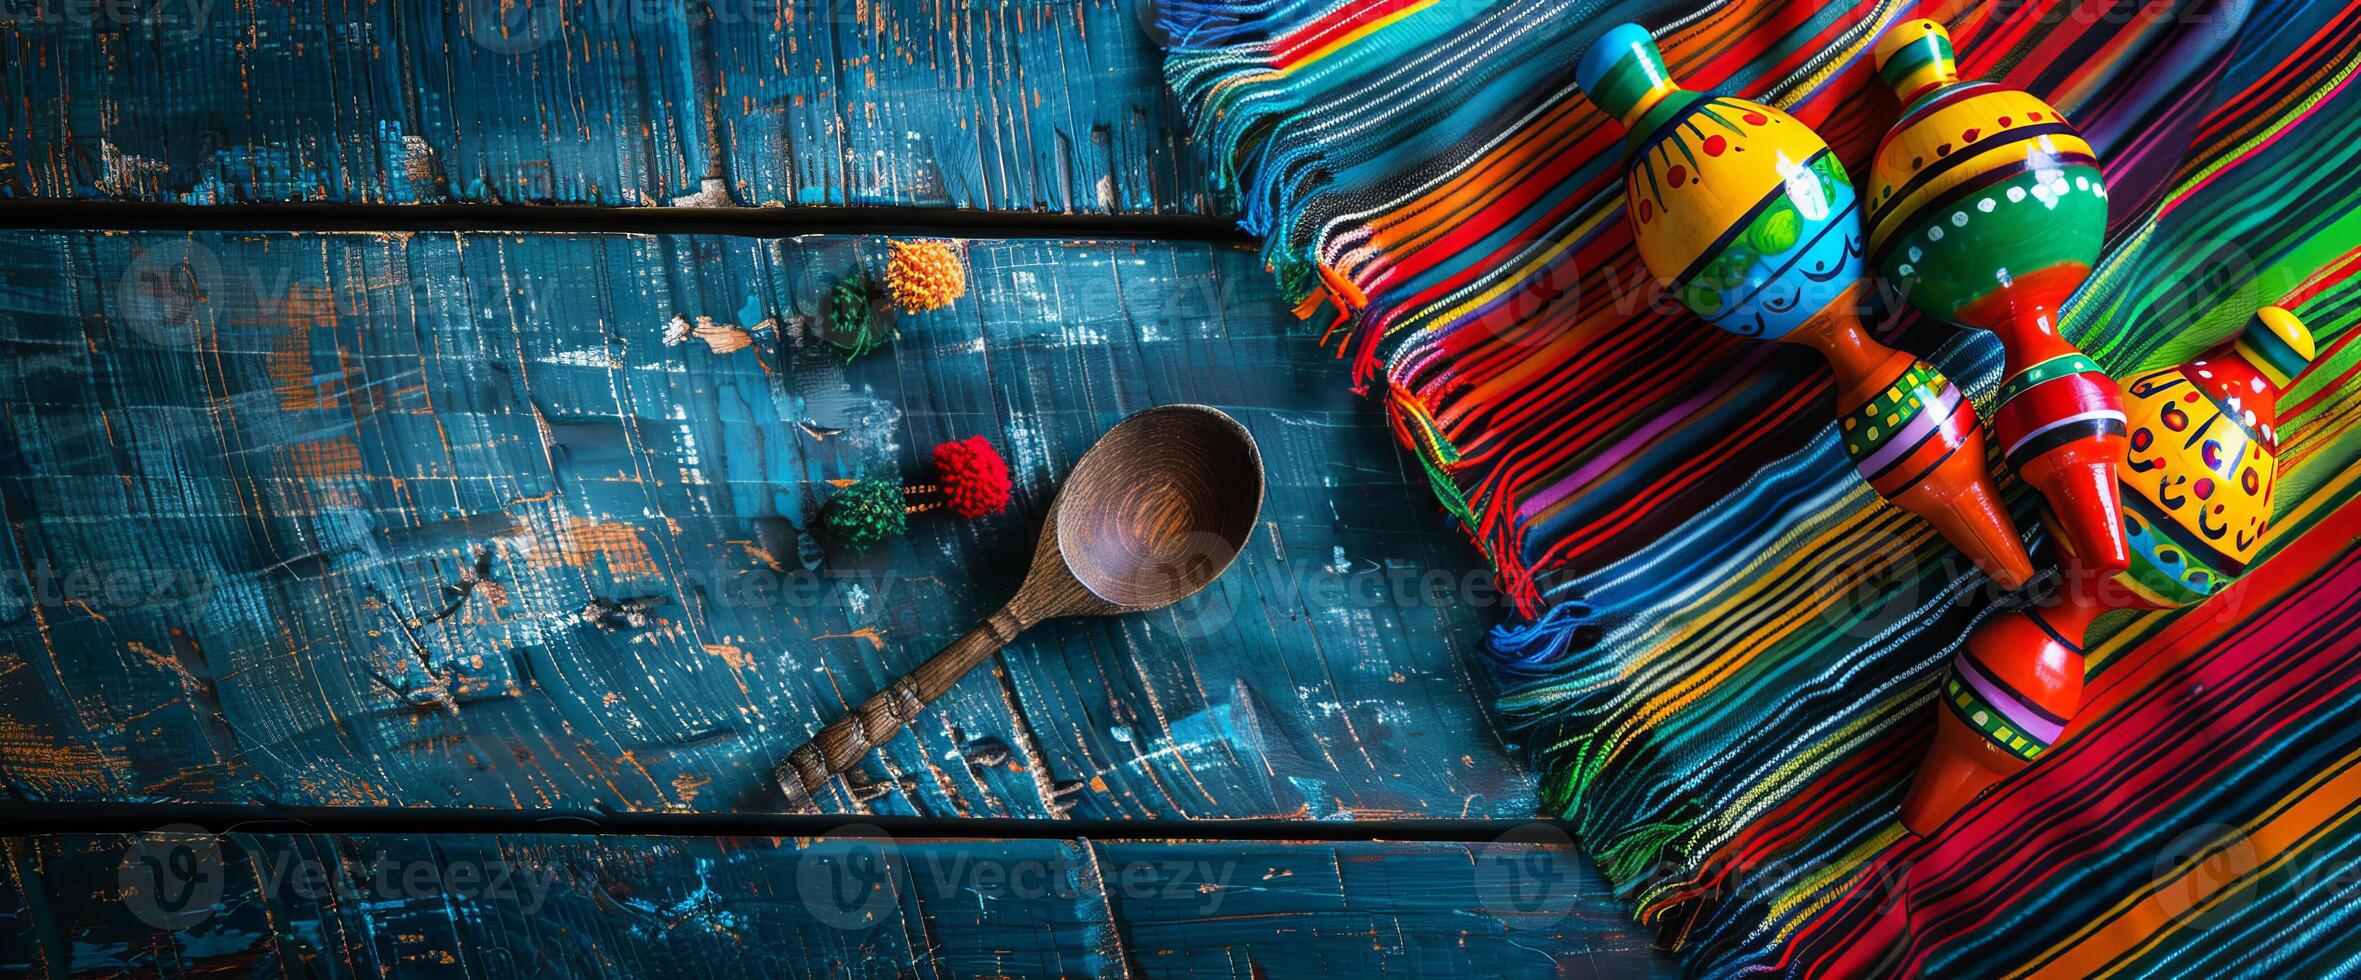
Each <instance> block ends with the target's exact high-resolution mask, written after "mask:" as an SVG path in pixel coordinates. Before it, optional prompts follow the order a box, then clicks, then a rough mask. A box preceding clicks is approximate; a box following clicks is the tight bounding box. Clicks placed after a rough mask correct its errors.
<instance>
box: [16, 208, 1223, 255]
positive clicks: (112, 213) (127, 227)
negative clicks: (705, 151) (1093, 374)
mask: <svg viewBox="0 0 2361 980" xmlns="http://www.w3.org/2000/svg"><path fill="white" fill-rule="evenodd" d="M0 229H12V230H33V231H63V230H91V231H232V232H241V231H252V232H376V233H400V232H444V231H450V232H490V233H503V232H517V233H526V232H575V233H620V234H645V235H657V234H664V235H735V236H740V237H748V238H795V237H799V236H804V235H905V236H916V237H932V238H964V239H975V240H996V239H1013V238H1074V239H1108V240H1115V239H1124V240H1141V241H1162V242H1204V243H1210V244H1215V245H1233V246H1239V247H1245V246H1251V245H1253V244H1255V243H1256V239H1255V238H1254V237H1253V236H1251V235H1248V234H1247V233H1246V232H1245V231H1243V230H1241V229H1239V227H1238V226H1237V224H1236V222H1235V221H1233V220H1231V219H1229V218H1222V217H1205V216H1196V215H1162V214H1055V213H1038V212H1025V211H982V210H973V209H964V208H935V207H900V206H892V205H849V206H813V207H792V208H708V207H668V208H610V207H588V206H574V205H537V204H233V205H190V204H151V203H146V202H137V201H42V202H9V203H0Z"/></svg>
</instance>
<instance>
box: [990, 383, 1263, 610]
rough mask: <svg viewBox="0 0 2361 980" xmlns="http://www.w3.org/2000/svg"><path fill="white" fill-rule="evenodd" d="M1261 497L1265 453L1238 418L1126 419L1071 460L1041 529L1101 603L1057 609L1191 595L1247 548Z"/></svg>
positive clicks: (1192, 410)
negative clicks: (1071, 467)
mask: <svg viewBox="0 0 2361 980" xmlns="http://www.w3.org/2000/svg"><path fill="white" fill-rule="evenodd" d="M1262 497H1263V467H1262V454H1261V452H1260V451H1259V450H1257V449H1256V448H1255V445H1254V437H1253V436H1252V435H1249V434H1248V433H1247V431H1246V428H1245V427H1244V426H1241V425H1239V424H1238V422H1237V420H1236V419H1232V418H1230V417H1229V416H1228V415H1224V414H1222V413H1221V412H1220V411H1217V410H1215V409H1211V408H1207V407H1205V406H1203V405H1166V406H1163V407H1160V408H1151V409H1148V410H1147V411H1144V412H1140V413H1139V414H1136V415H1133V416H1131V417H1130V418H1127V419H1124V420H1123V421H1122V422H1121V423H1118V424H1117V425H1116V426H1115V427H1114V428H1113V429H1110V430H1108V431H1107V434H1106V435H1105V436H1103V437H1101V438H1100V439H1099V442H1098V444H1097V445H1095V446H1092V447H1091V449H1090V451H1089V452H1088V453H1085V454H1083V456H1082V461H1081V462H1079V463H1076V464H1075V465H1074V472H1073V474H1072V475H1071V476H1068V477H1067V478H1066V486H1065V489H1064V490H1061V491H1059V493H1058V500H1057V503H1056V504H1055V505H1054V507H1053V509H1052V511H1051V513H1050V520H1049V528H1047V529H1045V532H1044V533H1043V535H1042V538H1043V542H1042V547H1043V549H1045V550H1046V549H1049V548H1051V547H1053V543H1052V542H1051V540H1050V539H1051V537H1052V536H1053V534H1054V537H1055V541H1054V548H1055V550H1056V551H1057V552H1058V553H1059V554H1062V555H1063V556H1064V558H1065V565H1066V568H1067V570H1068V572H1069V573H1070V574H1072V575H1073V577H1074V580H1075V583H1076V584H1078V585H1080V586H1081V587H1082V589H1083V591H1085V592H1087V593H1089V595H1090V597H1091V598H1093V599H1096V600H1098V603H1103V604H1104V606H1105V607H1106V608H1081V609H1077V610H1075V611H1072V612H1064V613H1062V614H1063V615H1091V614H1096V613H1102V612H1138V611H1142V610H1148V609H1157V608H1161V607H1164V606H1169V605H1171V604H1173V603H1175V602H1179V601H1180V600H1182V599H1186V598H1188V597H1189V596H1191V595H1194V594H1196V593H1197V592H1198V590H1201V589H1203V588H1205V587H1206V586H1207V585H1210V584H1212V582H1213V580H1214V579H1216V578H1219V577H1220V576H1221V574H1222V572H1223V571H1224V570H1226V569H1228V568H1229V567H1230V563H1231V562H1233V561H1235V560H1236V559H1237V557H1238V552H1239V550H1240V549H1243V548H1244V547H1245V546H1246V539H1247V538H1248V537H1249V536H1251V535H1252V534H1253V533H1254V521H1255V518H1256V517H1257V516H1259V515H1260V514H1261V511H1262ZM1035 565H1036V567H1039V565H1040V561H1039V557H1038V556H1037V557H1036V559H1035ZM1077 605H1079V606H1084V607H1091V606H1093V605H1094V604H1092V603H1089V602H1087V601H1082V602H1078V603H1077Z"/></svg>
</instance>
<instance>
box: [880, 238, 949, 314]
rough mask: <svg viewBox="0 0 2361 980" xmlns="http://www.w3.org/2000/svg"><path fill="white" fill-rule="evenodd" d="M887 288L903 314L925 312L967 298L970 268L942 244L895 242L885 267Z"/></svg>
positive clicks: (947, 246)
mask: <svg viewBox="0 0 2361 980" xmlns="http://www.w3.org/2000/svg"><path fill="white" fill-rule="evenodd" d="M885 289H886V293H887V295H890V296H892V297H893V300H894V305H895V306H898V307H901V308H902V312H904V313H925V312H927V311H929V310H939V309H942V308H943V307H946V306H949V305H951V301H952V300H955V299H958V298H959V297H961V296H965V295H967V268H966V267H965V266H962V265H961V264H960V263H959V254H958V253H956V252H953V251H952V250H951V246H949V245H946V244H944V243H942V242H895V243H893V257H892V258H890V259H888V260H887V262H886V266H885Z"/></svg>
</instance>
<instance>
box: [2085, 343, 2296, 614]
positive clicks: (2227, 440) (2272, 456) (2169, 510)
mask: <svg viewBox="0 0 2361 980" xmlns="http://www.w3.org/2000/svg"><path fill="white" fill-rule="evenodd" d="M2312 355H2313V343H2312V335H2311V331H2309V330H2307V329H2306V328H2305V327H2304V325H2303V323H2302V321H2299V320H2297V319H2296V318H2295V316H2294V315H2293V314H2290V313H2288V312H2287V311H2286V310H2283V309H2280V308H2278V307H2275V306H2266V307H2264V308H2262V309H2261V310H2260V311H2258V312H2256V314H2255V316H2254V318H2253V319H2252V320H2250V321H2248V323H2247V325H2246V327H2245V329H2244V330H2243V331H2241V333H2240V334H2239V335H2238V337H2236V338H2235V339H2233V340H2232V341H2231V342H2229V343H2227V344H2224V345H2222V346H2219V347H2216V348H2215V349H2214V350H2212V351H2209V352H2208V353H2207V354H2206V355H2205V356H2203V357H2200V358H2198V359H2197V360H2195V361H2192V362H2190V363H2188V364H2183V365H2179V366H2176V367H2169V368H2165V369H2163V370H2160V371H2151V372H2148V373H2145V374H2141V375H2138V376H2136V377H2133V378H2131V379H2130V380H2128V381H2127V382H2126V383H2125V384H2124V393H2125V395H2126V399H2125V410H2126V413H2127V414H2128V415H2129V416H2130V419H2131V441H2130V454H2129V456H2128V457H2127V458H2126V459H2125V460H2124V465H2123V471H2122V472H2123V489H2124V494H2123V500H2124V526H2125V532H2126V536H2127V538H2128V540H2129V543H2130V545H2131V553H2132V564H2131V568H2130V569H2128V570H2127V571H2125V572H2124V574H2123V575H2122V576H2121V580H2122V581H2123V582H2124V584H2126V585H2127V586H2129V587H2130V589H2131V590H2132V592H2133V593H2134V594H2135V595H2138V596H2139V597H2140V598H2142V599H2143V600H2145V601H2146V602H2147V603H2148V604H2150V605H2153V606H2159V607H2170V606H2183V605H2188V604H2190V603H2193V602H2198V601H2201V600H2203V599H2204V598H2206V597H2207V596H2210V595H2213V594H2214V593H2216V592H2220V591H2221V590H2222V589H2224V588H2227V587H2228V586H2229V584H2230V583H2231V582H2232V581H2233V580H2235V579H2237V578H2238V576H2240V575H2242V574H2244V573H2245V571H2246V566H2247V563H2249V562H2251V561H2253V560H2254V556H2255V552H2256V551H2257V550H2259V549H2260V548H2261V547H2262V539H2263V533H2264V532H2265V531H2267V530H2269V528H2270V521H2271V499H2272V491H2273V490H2274V489H2276V484H2277V482H2278V477H2279V464H2278V456H2277V453H2278V446H2279V433H2278V429H2277V426H2278V421H2279V420H2278V410H2277V407H2276V405H2277V401H2278V394H2279V392H2280V391H2281V390H2282V389H2283V388H2284V387H2285V386H2286V385H2287V384H2288V383H2289V382H2290V381H2291V380H2292V379H2293V378H2294V377H2295V375H2296V374H2297V373H2298V372H2300V371H2302V370H2303V367H2304V365H2305V364H2306V363H2308V362H2309V361H2310V360H2311V359H2312Z"/></svg>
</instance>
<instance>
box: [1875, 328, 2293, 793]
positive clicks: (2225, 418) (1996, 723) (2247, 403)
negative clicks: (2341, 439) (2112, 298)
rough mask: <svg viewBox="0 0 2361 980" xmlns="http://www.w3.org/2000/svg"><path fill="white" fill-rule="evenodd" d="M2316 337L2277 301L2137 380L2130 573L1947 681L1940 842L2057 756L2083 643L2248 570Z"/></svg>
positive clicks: (1981, 640)
mask: <svg viewBox="0 0 2361 980" xmlns="http://www.w3.org/2000/svg"><path fill="white" fill-rule="evenodd" d="M2311 359H2312V334H2311V332H2310V331H2308V330H2306V329H2304V325H2303V323H2302V322H2301V321H2299V320H2297V319H2296V318H2295V316H2294V315H2293V314H2290V313H2288V312H2287V311H2286V310H2283V309H2280V308H2278V307H2276V306H2266V307H2263V308H2262V309H2261V310H2259V311H2256V313H2255V315H2254V319H2253V320H2251V321H2248V323H2247V325H2246V329H2245V330H2244V331H2243V332H2241V333H2240V334H2239V335H2238V336H2237V337H2235V338H2233V339H2232V340H2230V341H2228V342H2225V343H2223V344H2222V345H2220V346H2218V347H2215V348H2214V349H2213V350H2210V351H2207V352H2206V354H2205V356H2203V357H2200V358H2198V359H2197V360H2195V361H2192V362H2190V363H2188V364H2184V365H2181V366H2179V367H2172V368H2166V369H2164V370H2161V371H2152V372H2149V373H2146V374H2141V375H2137V376H2135V377H2133V378H2131V379H2130V380H2129V381H2127V382H2126V383H2125V384H2124V386H2123V390H2124V391H2125V393H2126V394H2127V395H2128V396H2129V399H2128V402H2127V407H2128V408H2129V410H2130V411H2129V413H2128V414H2129V415H2130V418H2131V437H2130V439H2129V442H2130V446H2131V452H2130V457H2129V458H2128V459H2126V460H2125V461H2124V464H2123V468H2122V470H2121V477H2122V486H2123V503H2124V523H2125V526H2126V527H2127V528H2129V530H2130V538H2129V540H2130V551H2131V562H2130V565H2129V567H2127V568H2125V569H2123V570H2122V571H2118V572H2115V573H2113V575H2112V577H2110V578H2106V579H2096V578H2095V577H2094V578H2085V579H2082V580H2077V581H2070V582H2069V583H2068V587H2067V588H2066V589H2065V590H2064V591H2063V592H2062V594H2060V595H2059V596H2058V597H2057V598H2055V599H2053V600H2051V601H2050V602H2049V603H2048V604H2047V605H2044V606H2039V607H2035V608H2031V609H2027V610H2025V611H2023V612H2018V613H2011V614H2009V615H2005V616H2001V617H1999V618H1998V619H1995V620H1993V621H1991V622H1990V623H1987V624H1985V625H1984V626H1982V627H1980V628H1978V629H1977V630H1976V632H1975V633H1973V634H1972V635H1970V636H1969V637H1968V641H1967V645H1966V646H1965V647H1964V648H1962V649H1961V650H1960V652H1959V655H1958V656H1957V657H1955V658H1953V659H1952V661H1951V675H1950V676H1949V677H1948V678H1946V679H1945V680H1944V682H1943V692H1942V695H1941V701H1942V707H1941V708H1940V709H1938V710H1939V711H1940V715H1939V716H1938V717H1937V718H1936V721H1935V742H1934V744H1933V745H1932V746H1930V747H1929V748H1928V749H1927V757H1926V761H1925V762H1924V763H1922V764H1920V766H1919V770H1918V778H1917V780H1916V781H1915V782H1913V783H1912V784H1911V786H1910V795H1909V796H1908V797H1907V798H1906V799H1904V800H1903V803H1902V823H1903V825H1904V826H1907V827H1908V828H1910V830H1911V832H1913V833H1917V834H1922V835H1923V834H1927V833H1930V832H1932V831H1933V830H1934V829H1935V828H1937V827H1940V826H1942V825H1943V821H1945V820H1948V819H1950V818H1951V815H1952V814H1954V813H1957V812H1959V810H1960V808H1961V807H1964V806H1967V805H1968V804H1969V803H1972V802H1975V799H1976V797H1977V796H1980V795H1982V794H1983V792H1984V791H1985V790H1986V789H1989V788H1990V787H1991V786H1992V785H1993V784H1995V783H1998V782H2000V781H2001V780H2002V779H2005V778H2007V777H2008V776H2009V775H2010V774H2012V773H2015V772H2017V771H2018V770H2021V769H2023V768H2025V767H2026V766H2027V765H2029V764H2031V763H2032V761H2033V759H2034V758H2035V757H2037V756H2039V755H2040V754H2041V753H2042V752H2043V751H2044V750H2046V749H2048V748H2049V746H2050V743H2052V742H2054V741H2056V740H2057V738H2058V736H2059V734H2060V733H2062V732H2063V731H2064V729H2065V726H2066V723H2067V721H2069V720H2070V719H2072V718H2073V717H2074V712H2075V709H2077V708H2079V707H2081V704H2082V642H2083V637H2084V635H2085V634H2086V633H2087V632H2088V631H2089V629H2090V624H2091V622H2092V621H2093V620H2096V619H2097V618H2098V617H2099V615H2100V614H2101V613H2105V612H2107V611H2109V610H2112V609H2166V608H2171V607H2174V606H2185V605H2189V604H2191V603H2195V602H2201V601H2204V599H2205V598H2206V597H2207V596H2211V595H2213V594H2214V593H2216V592H2219V591H2221V590H2222V589H2223V588H2224V587H2226V586H2228V585H2229V584H2230V582H2231V581H2232V580H2234V579H2236V578H2237V577H2238V576H2239V575H2241V574H2243V573H2244V572H2245V571H2246V564H2247V562H2249V561H2252V560H2253V559H2254V555H2255V551H2256V549H2257V548H2259V547H2260V546H2261V544H2262V538H2263V530H2264V529H2265V528H2266V527H2268V526H2269V523H2270V520H2271V491H2272V488H2273V486H2274V484H2275V483H2276V482H2277V477H2278V472H2279V464H2278V460H2277V458H2276V456H2275V455H2274V454H2275V453H2276V452H2277V450H2278V444H2279V438H2278V431H2277V428H2276V426H2277V425H2278V408H2277V403H2278V398H2279V393H2280V392H2282V391H2285V390H2286V389H2287V386H2288V383H2289V381H2291V380H2292V379H2293V378H2294V377H2295V375H2296V374H2297V373H2298V372H2300V371H2302V370H2303V369H2304V365H2305V364H2306V363H2308V362H2309V361H2310V360H2311Z"/></svg>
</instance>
